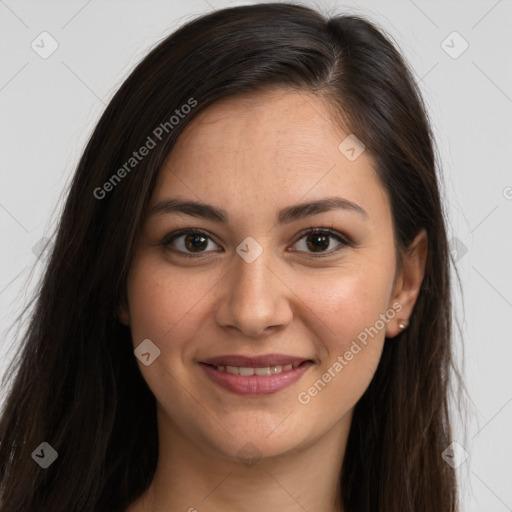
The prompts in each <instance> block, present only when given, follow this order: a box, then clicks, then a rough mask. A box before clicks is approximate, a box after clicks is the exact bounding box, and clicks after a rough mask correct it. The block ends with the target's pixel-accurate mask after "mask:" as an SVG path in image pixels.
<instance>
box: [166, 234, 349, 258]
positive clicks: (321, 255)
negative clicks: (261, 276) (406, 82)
mask: <svg viewBox="0 0 512 512" xmlns="http://www.w3.org/2000/svg"><path fill="white" fill-rule="evenodd" d="M189 234H190V235H200V236H204V237H205V238H208V239H210V240H212V241H213V242H214V240H213V239H212V238H211V237H210V236H209V235H208V234H207V233H206V232H204V231H201V230H198V229H193V228H188V229H180V230H179V231H175V232H174V233H171V234H169V235H167V236H166V237H165V238H164V240H163V241H162V245H163V246H164V248H166V249H168V248H169V246H170V245H171V243H172V242H173V241H174V240H176V239H177V238H179V237H180V236H183V235H189ZM307 235H328V236H329V237H332V238H335V239H336V240H337V241H338V242H340V243H341V246H339V247H338V248H336V249H330V250H329V251H324V252H321V253H316V254H315V253H313V252H312V253H309V254H310V255H311V256H313V257H314V258H325V257H327V256H331V255H332V254H333V253H337V252H338V251H340V250H341V249H342V248H343V247H346V246H350V245H351V242H350V241H349V240H348V239H347V238H346V237H344V236H342V235H341V234H340V233H338V232H337V231H335V230H333V229H330V228H309V229H308V230H306V231H305V232H302V233H301V234H300V237H299V238H298V239H297V241H296V242H295V243H297V242H298V241H299V240H302V239H303V238H304V237H306V236H307ZM294 245H295V244H294ZM175 251H176V252H177V253H178V254H179V255H180V256H183V257H185V258H199V257H201V256H202V255H203V254H207V252H209V251H207V252H202V253H201V252H199V253H187V252H183V251H180V250H175ZM293 252H301V251H293Z"/></svg>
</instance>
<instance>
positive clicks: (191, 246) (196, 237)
mask: <svg viewBox="0 0 512 512" xmlns="http://www.w3.org/2000/svg"><path fill="white" fill-rule="evenodd" d="M199 239H200V240H201V241H198V240H199ZM191 240H193V241H192V242H191V243H189V242H190V241H191ZM205 242H206V243H205ZM185 245H186V246H187V248H188V249H205V248H206V246H207V245H208V243H207V240H206V238H205V237H204V236H202V235H195V234H188V235H187V236H186V237H185Z"/></svg>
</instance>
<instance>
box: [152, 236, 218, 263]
mask: <svg viewBox="0 0 512 512" xmlns="http://www.w3.org/2000/svg"><path fill="white" fill-rule="evenodd" d="M209 242H212V243H213V244H214V245H217V244H215V242H214V241H213V240H212V239H211V237H210V236H209V235H207V234H206V233H205V232H203V231H199V230H197V229H182V230H180V231H176V232H174V233H172V234H171V235H169V236H167V237H166V238H165V239H164V240H163V242H162V245H163V246H164V247H165V248H168V247H169V246H171V247H172V249H174V250H176V251H177V252H179V253H181V255H182V256H185V257H189V258H194V257H195V256H196V255H198V256H200V255H201V254H203V253H205V252H211V251H206V249H207V248H208V246H209Z"/></svg>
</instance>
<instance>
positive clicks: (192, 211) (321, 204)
mask: <svg viewBox="0 0 512 512" xmlns="http://www.w3.org/2000/svg"><path fill="white" fill-rule="evenodd" d="M340 209H341V210H347V211H353V212H356V213H358V214H360V215H362V216H363V217H368V213H367V212H366V210H365V209H364V208H362V207H361V206H359V205H358V204H356V203H353V202H352V201H349V200H347V199H343V198H342V197H326V198H325V199H319V200H318V201H313V202H310V203H299V204H296V205H293V206H287V207H286V208H283V209H282V210H279V212H278V214H277V223H278V224H289V223H290V222H294V221H296V220H299V219H303V218H305V217H309V216H311V215H317V214H319V213H324V212H328V211H332V210H340ZM165 213H178V214H179V213H182V214H185V215H190V216H192V217H200V218H203V219H208V220H212V221H215V222H222V223H225V224H227V223H228V221H229V215H228V213H227V212H226V210H223V209H222V208H217V207H215V206H212V205H209V204H205V203H200V202H197V201H183V200H181V199H176V198H170V199H164V200H162V201H159V202H158V203H156V204H155V205H154V206H153V207H152V208H151V210H150V212H149V215H158V214H165Z"/></svg>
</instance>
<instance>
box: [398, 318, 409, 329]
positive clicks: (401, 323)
mask: <svg viewBox="0 0 512 512" xmlns="http://www.w3.org/2000/svg"><path fill="white" fill-rule="evenodd" d="M408 325H409V321H408V320H406V319H405V318H404V319H403V320H399V321H398V327H399V328H400V329H405V328H406V327H407V326H408Z"/></svg>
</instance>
